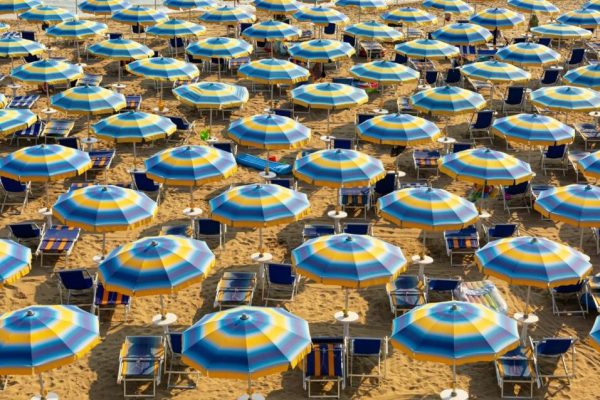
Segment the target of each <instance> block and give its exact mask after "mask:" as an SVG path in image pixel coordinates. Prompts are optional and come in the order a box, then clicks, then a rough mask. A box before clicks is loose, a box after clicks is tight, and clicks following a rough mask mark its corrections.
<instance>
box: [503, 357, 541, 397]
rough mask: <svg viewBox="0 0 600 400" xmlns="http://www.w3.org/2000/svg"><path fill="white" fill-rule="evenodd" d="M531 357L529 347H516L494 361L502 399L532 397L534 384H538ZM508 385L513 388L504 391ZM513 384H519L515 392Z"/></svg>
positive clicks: (533, 361)
mask: <svg viewBox="0 0 600 400" xmlns="http://www.w3.org/2000/svg"><path fill="white" fill-rule="evenodd" d="M533 357H534V356H533V354H532V352H531V349H529V348H523V347H518V348H516V349H515V350H512V351H509V352H508V353H506V354H504V355H503V356H502V357H499V358H498V359H496V360H495V361H494V367H495V369H496V379H497V381H498V386H500V397H502V398H503V399H531V398H533V388H534V385H537V386H538V387H539V386H540V384H539V381H538V379H537V376H536V375H535V360H534V358H533ZM508 385H511V386H512V389H513V390H512V391H511V392H509V393H506V391H507V386H508ZM527 385H528V386H529V390H528V391H527V390H526V388H527ZM515 386H519V391H518V392H517V393H515Z"/></svg>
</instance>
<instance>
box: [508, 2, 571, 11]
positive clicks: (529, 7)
mask: <svg viewBox="0 0 600 400" xmlns="http://www.w3.org/2000/svg"><path fill="white" fill-rule="evenodd" d="M507 4H508V5H509V6H510V7H512V8H516V9H517V10H519V11H521V12H523V13H526V14H550V15H552V14H558V13H559V12H560V10H559V9H558V7H556V6H555V5H554V4H552V3H550V2H549V1H547V0H508V2H507Z"/></svg>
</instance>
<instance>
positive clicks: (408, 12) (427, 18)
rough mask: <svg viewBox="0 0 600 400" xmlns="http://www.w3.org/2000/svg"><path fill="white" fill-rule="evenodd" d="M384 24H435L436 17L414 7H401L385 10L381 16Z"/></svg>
mask: <svg viewBox="0 0 600 400" xmlns="http://www.w3.org/2000/svg"><path fill="white" fill-rule="evenodd" d="M381 18H382V19H383V21H384V22H385V23H386V24H390V23H391V24H402V25H406V26H420V25H425V24H431V25H435V24H437V21H438V20H437V17H436V16H435V15H432V14H430V13H428V12H427V11H423V10H421V9H419V8H415V7H401V8H396V9H395V10H393V11H389V12H386V13H385V14H383V15H382V16H381Z"/></svg>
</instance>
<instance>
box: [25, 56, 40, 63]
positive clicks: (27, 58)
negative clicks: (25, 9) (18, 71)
mask: <svg viewBox="0 0 600 400" xmlns="http://www.w3.org/2000/svg"><path fill="white" fill-rule="evenodd" d="M23 59H24V60H25V62H26V63H32V62H36V61H40V60H41V58H40V57H38V56H36V55H33V54H28V55H26V56H24V57H23Z"/></svg>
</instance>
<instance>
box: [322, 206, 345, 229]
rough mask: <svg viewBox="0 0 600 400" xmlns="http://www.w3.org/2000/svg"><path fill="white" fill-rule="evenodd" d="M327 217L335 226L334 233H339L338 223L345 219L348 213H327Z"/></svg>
mask: <svg viewBox="0 0 600 400" xmlns="http://www.w3.org/2000/svg"><path fill="white" fill-rule="evenodd" d="M327 216H328V217H329V218H331V219H333V223H334V226H335V233H340V232H341V230H342V229H341V226H340V221H341V220H342V219H344V218H346V217H347V216H348V213H347V212H345V211H335V210H333V211H329V212H328V213H327Z"/></svg>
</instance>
